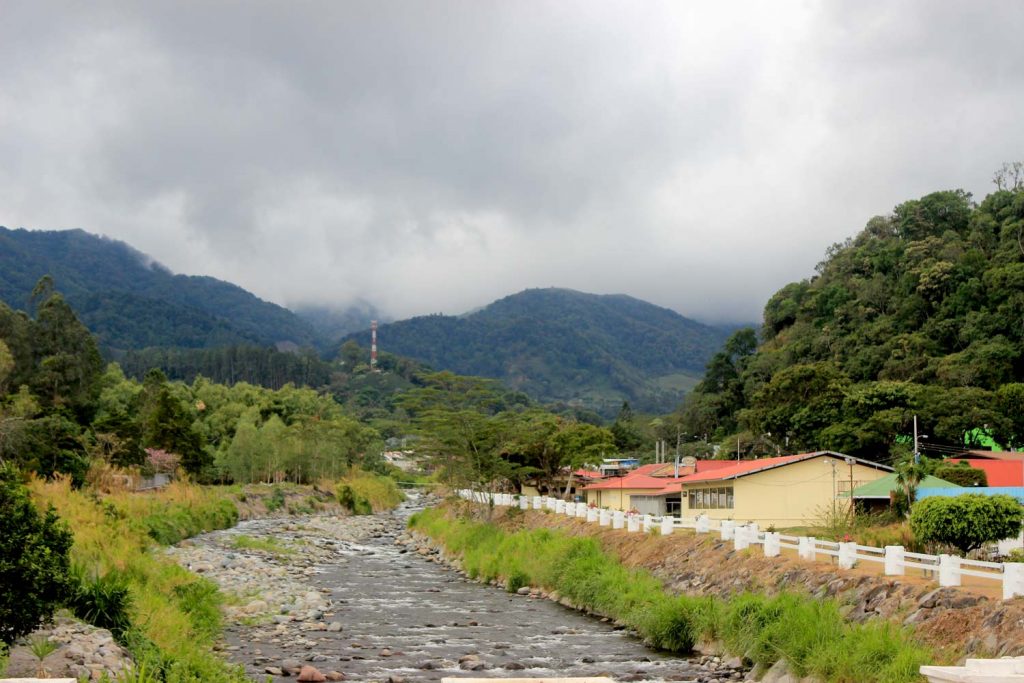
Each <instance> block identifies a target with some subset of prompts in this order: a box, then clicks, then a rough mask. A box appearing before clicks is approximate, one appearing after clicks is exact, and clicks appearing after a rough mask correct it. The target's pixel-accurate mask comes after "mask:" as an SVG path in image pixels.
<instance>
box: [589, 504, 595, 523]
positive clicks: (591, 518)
mask: <svg viewBox="0 0 1024 683" xmlns="http://www.w3.org/2000/svg"><path fill="white" fill-rule="evenodd" d="M596 521H597V508H592V507H588V508H587V522H589V523H591V524H592V523H594V522H596Z"/></svg>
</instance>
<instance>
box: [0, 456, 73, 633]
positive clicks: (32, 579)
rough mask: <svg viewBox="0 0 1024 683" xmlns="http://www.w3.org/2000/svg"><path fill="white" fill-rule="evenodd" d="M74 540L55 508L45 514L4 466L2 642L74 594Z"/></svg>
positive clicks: (0, 500) (0, 480) (0, 486)
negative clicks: (71, 555) (37, 507)
mask: <svg viewBox="0 0 1024 683" xmlns="http://www.w3.org/2000/svg"><path fill="white" fill-rule="evenodd" d="M72 542H73V539H72V536H71V532H70V531H68V529H67V526H66V525H65V524H64V523H63V522H61V521H60V520H59V519H58V518H57V515H56V513H55V512H54V511H53V508H50V509H48V510H47V511H46V513H45V514H43V515H40V514H39V511H38V510H36V507H35V506H34V505H33V504H32V501H31V499H30V498H29V494H28V489H26V488H25V486H24V485H23V484H22V483H21V482H20V481H19V480H18V476H17V473H16V472H15V471H14V470H13V469H12V468H10V467H6V466H0V586H4V590H0V643H4V644H5V645H10V644H11V643H12V642H14V640H15V639H17V638H20V637H21V636H23V635H26V634H28V633H31V632H32V631H34V630H35V629H36V627H37V626H39V624H40V623H42V622H44V621H46V620H48V619H50V618H51V617H52V616H53V612H54V610H55V609H56V608H57V607H58V606H59V605H61V604H62V603H63V602H64V601H65V600H66V599H67V598H68V597H70V595H71V590H72V586H73V582H72V580H71V576H70V573H69V570H70V560H69V557H68V553H69V551H70V550H71V544H72Z"/></svg>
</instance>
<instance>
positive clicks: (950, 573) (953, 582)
mask: <svg viewBox="0 0 1024 683" xmlns="http://www.w3.org/2000/svg"><path fill="white" fill-rule="evenodd" d="M959 569H960V558H959V557H957V556H956V555H939V585H940V586H959V585H960V580H961V578H962V577H961V576H960V572H959V571H958V570H959Z"/></svg>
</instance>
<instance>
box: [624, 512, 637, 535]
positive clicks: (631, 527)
mask: <svg viewBox="0 0 1024 683" xmlns="http://www.w3.org/2000/svg"><path fill="white" fill-rule="evenodd" d="M626 531H627V532H629V533H631V534H632V533H635V532H637V531H640V515H629V518H628V521H627V522H626Z"/></svg>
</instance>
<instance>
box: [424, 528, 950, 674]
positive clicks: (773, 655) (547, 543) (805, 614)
mask: <svg viewBox="0 0 1024 683" xmlns="http://www.w3.org/2000/svg"><path fill="white" fill-rule="evenodd" d="M409 524H410V526H411V527H413V528H415V529H417V530H419V531H422V532H424V533H426V534H427V535H429V536H430V537H432V538H434V539H435V540H437V541H440V542H441V543H442V544H443V545H444V546H445V547H446V548H447V549H448V550H449V551H450V552H452V553H454V554H457V555H458V556H459V557H460V560H461V562H462V566H463V568H464V569H465V571H466V572H467V573H468V574H469V575H470V576H471V577H474V578H479V579H482V580H490V579H504V580H507V581H509V585H511V581H512V579H513V578H514V580H515V582H516V583H517V584H519V585H532V586H538V587H543V588H546V589H548V590H554V591H558V592H559V593H560V594H561V595H562V596H564V597H567V598H568V599H569V600H571V601H572V602H573V604H575V605H577V606H580V607H584V608H586V609H588V610H591V611H593V612H597V613H599V614H602V615H605V616H608V617H612V618H614V619H617V620H619V621H620V622H623V623H625V624H627V625H628V626H630V627H632V628H634V629H635V630H636V631H637V632H638V633H639V634H640V635H641V636H643V637H644V638H645V640H647V641H648V642H649V643H650V644H651V645H653V646H654V647H658V648H661V649H664V650H669V651H672V652H679V653H686V652H689V651H691V650H692V648H693V645H694V643H695V642H697V641H698V640H701V639H703V640H708V641H721V642H722V643H723V644H724V646H725V647H726V648H727V649H728V650H729V651H730V652H733V653H735V654H738V655H742V656H744V657H747V658H749V659H750V660H751V661H752V662H753V663H755V664H758V665H761V666H763V667H769V666H771V665H772V664H774V663H775V662H777V661H778V660H780V659H784V660H785V661H786V662H787V664H788V666H789V667H790V670H791V671H793V672H794V674H795V675H797V676H808V675H811V676H816V677H818V678H820V679H822V680H824V681H835V682H836V683H855V682H856V683H867V682H878V683H903V682H904V681H917V680H920V679H919V676H918V674H917V668H918V667H919V666H920V665H921V664H925V663H927V662H928V661H929V660H930V659H931V653H930V652H929V651H928V650H926V649H925V648H924V647H922V646H921V645H919V644H917V643H915V642H914V641H913V640H912V638H911V634H910V633H909V631H907V630H904V629H901V628H897V627H895V626H892V625H891V624H888V623H882V622H872V623H868V624H862V625H860V624H852V623H848V622H846V621H845V620H844V619H843V617H842V616H841V615H840V613H839V605H838V604H837V603H836V602H835V601H834V600H825V601H818V600H814V599H812V598H810V597H808V596H803V595H797V594H791V593H787V594H781V595H776V596H770V597H769V596H765V595H755V594H743V595H739V596H736V597H734V598H732V599H728V600H723V599H719V598H714V597H691V596H674V595H670V594H668V593H666V592H665V590H664V588H663V586H662V584H661V582H660V581H658V580H657V579H656V578H655V577H653V576H652V575H651V574H650V573H648V572H646V571H643V570H633V569H628V568H626V567H624V566H623V565H622V564H621V563H620V562H619V561H618V560H616V559H614V558H613V557H611V556H610V555H608V554H607V553H605V552H604V551H603V550H602V549H601V547H600V546H599V545H598V543H597V541H596V540H595V539H592V538H579V537H572V536H568V535H566V534H562V533H559V532H555V531H552V530H549V529H530V530H523V531H517V532H515V533H508V532H505V531H503V530H501V529H500V528H498V527H497V526H495V525H493V524H486V523H481V522H476V521H472V520H468V519H464V518H455V517H450V516H447V515H446V513H445V512H444V511H441V510H438V509H431V510H424V511H422V512H419V513H417V514H415V515H413V517H412V518H411V519H410V522H409ZM517 587H518V586H517Z"/></svg>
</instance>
